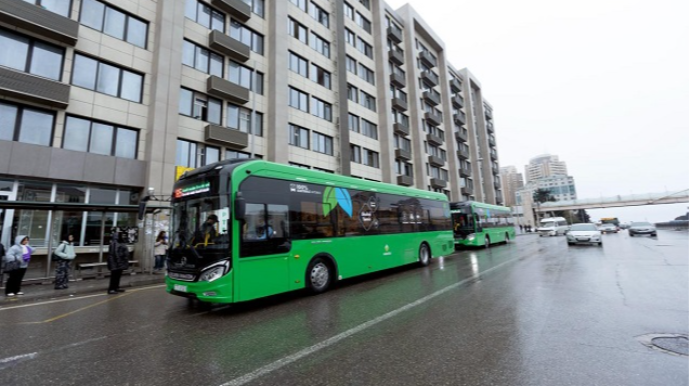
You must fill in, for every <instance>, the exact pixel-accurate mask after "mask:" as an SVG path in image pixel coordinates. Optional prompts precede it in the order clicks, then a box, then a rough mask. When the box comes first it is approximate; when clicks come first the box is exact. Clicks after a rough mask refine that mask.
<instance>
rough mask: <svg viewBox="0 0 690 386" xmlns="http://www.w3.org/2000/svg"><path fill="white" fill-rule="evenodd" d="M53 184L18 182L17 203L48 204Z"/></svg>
mask: <svg viewBox="0 0 690 386" xmlns="http://www.w3.org/2000/svg"><path fill="white" fill-rule="evenodd" d="M52 190H53V184H51V183H46V182H38V181H19V190H18V192H17V201H36V202H50V194H51V192H52Z"/></svg>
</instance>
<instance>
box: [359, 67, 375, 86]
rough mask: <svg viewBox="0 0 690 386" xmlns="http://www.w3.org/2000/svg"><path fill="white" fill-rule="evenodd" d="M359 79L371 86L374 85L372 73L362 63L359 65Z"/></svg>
mask: <svg viewBox="0 0 690 386" xmlns="http://www.w3.org/2000/svg"><path fill="white" fill-rule="evenodd" d="M359 77H360V78H362V79H364V80H366V81H367V82H369V83H371V84H373V85H376V79H375V77H374V71H372V70H370V69H369V68H368V67H367V66H365V65H363V64H362V63H359Z"/></svg>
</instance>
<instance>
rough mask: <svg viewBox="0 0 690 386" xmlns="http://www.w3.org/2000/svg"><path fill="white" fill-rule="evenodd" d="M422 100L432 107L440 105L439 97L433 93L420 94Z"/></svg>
mask: <svg viewBox="0 0 690 386" xmlns="http://www.w3.org/2000/svg"><path fill="white" fill-rule="evenodd" d="M422 98H424V100H425V101H426V102H428V103H429V104H430V105H433V106H438V105H439V104H441V96H440V95H439V94H438V93H435V92H433V91H424V93H422Z"/></svg>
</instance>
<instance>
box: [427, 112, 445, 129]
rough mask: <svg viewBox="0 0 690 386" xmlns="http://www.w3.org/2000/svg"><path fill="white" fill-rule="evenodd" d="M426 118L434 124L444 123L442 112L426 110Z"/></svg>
mask: <svg viewBox="0 0 690 386" xmlns="http://www.w3.org/2000/svg"><path fill="white" fill-rule="evenodd" d="M424 119H425V120H426V121H427V122H429V124H431V125H432V126H440V125H441V123H443V116H442V115H441V114H436V113H430V112H426V113H424Z"/></svg>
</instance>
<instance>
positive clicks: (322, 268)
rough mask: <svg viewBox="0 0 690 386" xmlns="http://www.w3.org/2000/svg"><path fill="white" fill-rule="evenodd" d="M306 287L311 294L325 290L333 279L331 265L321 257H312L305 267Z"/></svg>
mask: <svg viewBox="0 0 690 386" xmlns="http://www.w3.org/2000/svg"><path fill="white" fill-rule="evenodd" d="M306 276H307V277H306V279H305V281H306V283H307V289H308V290H309V292H311V293H313V294H320V293H322V292H326V291H327V290H328V288H329V287H330V286H331V281H332V280H333V267H331V265H330V263H329V262H328V260H326V259H324V258H323V257H317V258H314V259H312V261H311V262H310V263H309V266H308V267H307V275H306Z"/></svg>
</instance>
